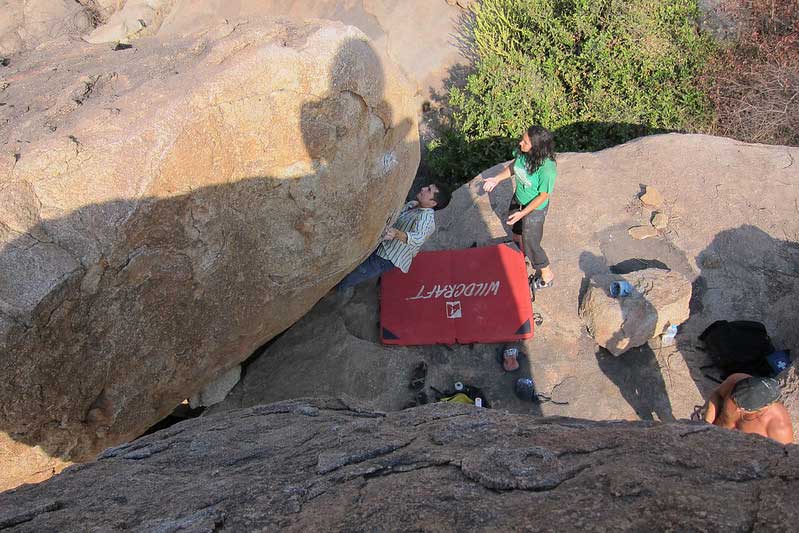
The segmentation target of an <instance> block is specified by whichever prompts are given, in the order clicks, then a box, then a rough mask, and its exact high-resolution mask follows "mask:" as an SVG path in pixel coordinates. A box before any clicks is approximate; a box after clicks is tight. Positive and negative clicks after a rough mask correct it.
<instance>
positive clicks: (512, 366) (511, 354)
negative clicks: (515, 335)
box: [497, 346, 522, 372]
mask: <svg viewBox="0 0 799 533" xmlns="http://www.w3.org/2000/svg"><path fill="white" fill-rule="evenodd" d="M521 357H522V353H521V351H519V349H518V348H516V347H515V346H505V347H503V348H502V350H501V351H500V352H499V354H497V361H498V362H499V363H500V364H501V365H502V370H504V371H505V372H516V371H517V370H519V368H520V366H519V360H520V359H521Z"/></svg>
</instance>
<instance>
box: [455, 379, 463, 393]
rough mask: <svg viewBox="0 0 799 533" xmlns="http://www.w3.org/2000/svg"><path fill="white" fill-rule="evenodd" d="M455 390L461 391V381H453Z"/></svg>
mask: <svg viewBox="0 0 799 533" xmlns="http://www.w3.org/2000/svg"><path fill="white" fill-rule="evenodd" d="M455 390H456V391H458V392H463V383H461V382H460V381H456V382H455Z"/></svg>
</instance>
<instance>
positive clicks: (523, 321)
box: [380, 244, 533, 345]
mask: <svg viewBox="0 0 799 533" xmlns="http://www.w3.org/2000/svg"><path fill="white" fill-rule="evenodd" d="M380 286H381V290H380V339H381V341H382V342H383V344H403V345H408V344H456V343H459V344H469V343H472V342H484V343H491V342H505V341H515V340H520V339H528V338H530V337H532V336H533V320H532V317H533V305H532V302H531V301H530V288H529V285H528V282H527V269H526V267H525V264H524V255H523V254H522V253H521V252H519V250H518V249H516V248H515V247H512V246H510V245H507V244H499V245H496V246H485V247H482V248H466V249H462V250H443V251H438V252H421V253H419V254H418V255H417V256H416V257H415V258H414V260H413V263H412V264H411V269H410V271H409V272H408V273H407V274H403V273H402V272H401V271H400V270H399V269H396V268H395V269H393V270H391V271H390V272H387V273H386V274H384V275H383V278H382V281H381V282H380Z"/></svg>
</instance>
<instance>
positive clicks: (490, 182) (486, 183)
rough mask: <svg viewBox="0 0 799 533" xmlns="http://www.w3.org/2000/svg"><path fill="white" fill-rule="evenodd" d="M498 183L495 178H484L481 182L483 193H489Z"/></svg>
mask: <svg viewBox="0 0 799 533" xmlns="http://www.w3.org/2000/svg"><path fill="white" fill-rule="evenodd" d="M498 183H499V180H497V179H496V178H486V179H484V180H483V190H484V191H485V192H491V191H493V190H494V188H495V187H496V186H497V184H498Z"/></svg>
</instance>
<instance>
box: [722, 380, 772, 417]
mask: <svg viewBox="0 0 799 533" xmlns="http://www.w3.org/2000/svg"><path fill="white" fill-rule="evenodd" d="M779 396H780V384H779V383H777V380H775V379H772V378H762V377H758V376H752V377H748V378H744V379H742V380H741V381H739V382H738V383H736V384H735V386H734V387H733V388H732V392H731V393H730V397H731V398H732V401H733V402H735V405H737V406H738V407H740V408H741V409H743V410H745V411H757V410H758V409H762V408H764V407H766V406H767V405H769V404H771V403H774V402H776V401H777V398H779Z"/></svg>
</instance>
